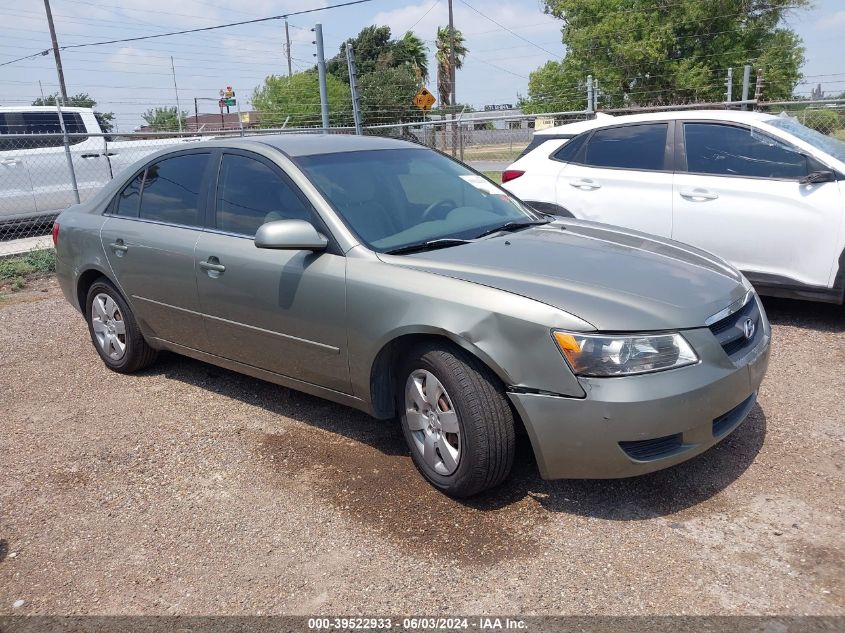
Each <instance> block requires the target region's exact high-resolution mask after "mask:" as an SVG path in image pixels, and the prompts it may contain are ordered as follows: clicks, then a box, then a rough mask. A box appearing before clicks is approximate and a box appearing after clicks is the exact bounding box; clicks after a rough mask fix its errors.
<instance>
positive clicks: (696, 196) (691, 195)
mask: <svg viewBox="0 0 845 633" xmlns="http://www.w3.org/2000/svg"><path fill="white" fill-rule="evenodd" d="M678 193H679V194H681V197H682V198H686V199H688V200H715V199H716V198H718V197H719V194H718V193H713V192H712V191H710V190H708V189H701V188H699V187H696V188H695V189H681V190H680V191H678Z"/></svg>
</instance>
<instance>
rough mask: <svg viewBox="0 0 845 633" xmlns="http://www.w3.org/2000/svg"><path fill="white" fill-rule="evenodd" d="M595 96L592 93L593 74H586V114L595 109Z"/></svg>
mask: <svg viewBox="0 0 845 633" xmlns="http://www.w3.org/2000/svg"><path fill="white" fill-rule="evenodd" d="M595 108H596V106H595V97H594V95H593V76H592V75H587V114H592V113H593V112H594V111H595Z"/></svg>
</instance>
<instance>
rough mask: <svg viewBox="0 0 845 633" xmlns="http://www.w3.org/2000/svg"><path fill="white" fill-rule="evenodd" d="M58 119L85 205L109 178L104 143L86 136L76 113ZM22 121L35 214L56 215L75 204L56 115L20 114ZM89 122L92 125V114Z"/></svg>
mask: <svg viewBox="0 0 845 633" xmlns="http://www.w3.org/2000/svg"><path fill="white" fill-rule="evenodd" d="M62 118H63V119H64V124H65V130H66V131H67V133H68V144H69V147H70V155H71V161H72V162H73V171H74V174H75V176H76V185H77V188H78V191H79V199H80V202H85V201H86V200H88V199H89V198H91V197H93V196H94V194H96V193H97V192H98V191H99V190H100V188H101V187H102V186H103V185H104V184H105V183H106V182H108V180H109V178H110V173H109V165H108V158H107V157H106V156H105V150H104V147H105V142H104V141H103V138H102V137H94V136H87V135H86V124H85V122H84V120H83V118H82V115H81V114H80V113H79V112H63V113H62ZM23 119H24V123H25V125H26V129H27V134H31V135H32V139H33V140H32V142H31V143H30V147H31V148H32V149H28V150H27V151H26V161H27V165H28V168H29V172H30V175H31V178H32V184H33V192H34V194H35V205H36V207H37V208H38V211H39V212H46V211H58V210H61V209H65V208H67V207H69V206H71V205H72V204H76V195H75V194H74V191H73V180H72V179H71V175H70V169H69V168H68V163H67V155H66V153H65V148H64V139H63V137H62V127H61V123H60V122H59V113H58V112H43V111H42V112H24V113H23ZM91 119H92V120H94V122H95V123H96V120H95V119H94V115H93V114H91Z"/></svg>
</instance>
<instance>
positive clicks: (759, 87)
mask: <svg viewBox="0 0 845 633" xmlns="http://www.w3.org/2000/svg"><path fill="white" fill-rule="evenodd" d="M762 98H763V69H762V68H758V69H757V82H756V83H755V84H754V101H755V103H754V109H755V110H758V111H759V110H760V100H761V99H762Z"/></svg>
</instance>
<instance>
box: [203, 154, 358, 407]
mask: <svg viewBox="0 0 845 633" xmlns="http://www.w3.org/2000/svg"><path fill="white" fill-rule="evenodd" d="M214 198H215V199H214V201H213V203H212V205H213V209H214V218H213V224H214V228H215V230H212V231H208V232H206V233H203V234H202V235H201V236H200V239H199V242H198V243H197V248H196V261H195V264H196V278H197V288H198V289H199V298H200V305H201V309H202V312H203V314H204V315H205V324H206V330H207V332H208V338H209V351H210V352H211V353H213V354H217V355H218V356H222V357H224V358H229V359H232V360H236V361H238V362H241V363H245V364H247V365H252V366H254V367H259V368H261V369H266V370H269V371H272V372H275V373H278V374H283V375H285V376H289V377H292V378H296V379H298V380H304V381H306V382H310V383H313V384H317V385H321V386H323V387H327V388H329V389H334V390H336V391H341V392H347V393H348V392H349V371H348V366H347V358H346V318H345V315H346V258H345V257H343V256H342V255H340V254H334V253H332V252H330V251H329V252H322V253H314V252H311V251H304V250H268V249H259V248H256V247H255V244H254V243H253V237H254V235H255V232H256V230H257V229H258V227H259V226H261V225H262V224H264V223H265V222H271V221H274V220H283V219H303V220H308V221H311V222H314V223H315V226H317V227H318V230H324V229H322V227H321V226H320V223H319V220H318V219H317V217H316V214H315V213H314V211H313V209H312V208H311V206H310V204H309V203H308V201H307V199H306V198H305V197H304V196H303V195H302V193H301V192H300V191H299V190H298V189H297V188H296V186H295V185H294V184H293V183H292V182H291V181H290V180H289V179H288V178H287V176H285V175H284V174H283V173H282V171H281V170H280V169H279V168H278V166H276V165H275V164H273V163H272V162H270V161H269V160H267V159H265V158H263V157H260V156H258V155H255V154H251V153H248V152H234V151H232V152H226V153H224V154H223V156H222V159H221V163H220V167H219V175H218V178H217V187H216V195H215V197H214Z"/></svg>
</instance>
